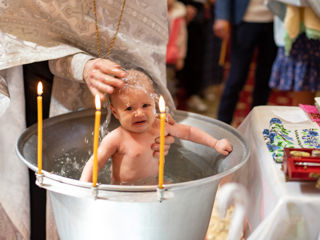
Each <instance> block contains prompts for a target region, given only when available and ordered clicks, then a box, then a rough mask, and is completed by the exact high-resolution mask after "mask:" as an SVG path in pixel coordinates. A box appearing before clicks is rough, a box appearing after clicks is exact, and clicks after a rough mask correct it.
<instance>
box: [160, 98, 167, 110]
mask: <svg viewBox="0 0 320 240" xmlns="http://www.w3.org/2000/svg"><path fill="white" fill-rule="evenodd" d="M159 109H160V112H162V113H164V112H165V111H166V103H165V101H164V98H163V97H162V96H160V99H159Z"/></svg>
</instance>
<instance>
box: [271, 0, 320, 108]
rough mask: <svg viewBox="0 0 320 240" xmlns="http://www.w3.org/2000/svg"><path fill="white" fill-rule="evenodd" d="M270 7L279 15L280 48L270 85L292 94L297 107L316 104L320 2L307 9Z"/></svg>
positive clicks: (312, 2)
mask: <svg viewBox="0 0 320 240" xmlns="http://www.w3.org/2000/svg"><path fill="white" fill-rule="evenodd" d="M268 6H269V8H270V9H271V11H273V12H274V14H275V15H276V16H275V41H276V44H277V46H278V54H277V57H276V60H275V61H274V63H273V67H272V73H271V77H270V83H269V85H270V87H271V88H276V89H278V90H281V91H291V92H292V100H293V105H295V106H298V105H299V104H308V105H313V104H314V98H315V96H316V91H319V90H320V79H319V71H320V2H319V1H317V0H310V1H309V6H308V7H306V6H299V5H294V2H293V1H292V5H291V4H290V5H287V4H284V3H281V2H277V1H269V2H268ZM317 10H318V11H317Z"/></svg>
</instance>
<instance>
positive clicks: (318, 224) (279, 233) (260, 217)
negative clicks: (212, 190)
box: [231, 106, 320, 240]
mask: <svg viewBox="0 0 320 240" xmlns="http://www.w3.org/2000/svg"><path fill="white" fill-rule="evenodd" d="M275 111H278V113H282V114H285V115H288V116H290V115H292V114H293V115H294V114H297V115H300V116H302V115H304V112H302V110H301V109H300V108H298V107H284V106H259V107H255V108H254V109H253V110H252V111H251V112H250V113H249V115H248V116H247V117H246V119H245V120H244V121H243V122H242V124H241V125H240V126H239V127H238V131H239V132H240V134H241V135H242V136H243V137H244V138H245V140H246V141H247V143H248V144H249V146H250V148H251V156H250V158H249V160H248V162H247V163H246V165H245V166H244V167H243V168H241V169H240V170H239V171H237V172H236V174H234V175H233V176H231V178H232V181H235V182H238V183H241V184H243V185H244V186H245V188H246V189H247V191H248V196H249V210H248V214H247V218H248V229H247V232H246V235H247V239H248V240H257V239H263V240H266V239H270V240H271V239H272V240H275V239H281V240H282V239H288V240H289V239H290V240H294V239H320V219H319V218H320V190H319V189H316V188H315V182H297V181H295V182H286V181H285V177H284V173H283V172H282V170H281V164H279V163H276V162H275V161H274V160H273V158H272V155H271V153H270V152H269V150H268V148H267V146H266V144H265V142H264V139H263V135H262V131H263V129H265V128H268V127H269V121H270V119H271V118H272V117H277V115H276V114H275ZM301 114H302V115H301ZM302 117H305V116H302ZM280 119H281V118H280ZM281 120H282V122H283V124H284V125H285V126H286V127H287V128H289V129H290V130H293V129H297V128H300V129H301V128H319V126H318V125H316V124H315V123H314V122H311V121H310V120H307V121H304V122H299V123H292V122H290V121H286V120H284V119H281ZM319 131H320V128H319Z"/></svg>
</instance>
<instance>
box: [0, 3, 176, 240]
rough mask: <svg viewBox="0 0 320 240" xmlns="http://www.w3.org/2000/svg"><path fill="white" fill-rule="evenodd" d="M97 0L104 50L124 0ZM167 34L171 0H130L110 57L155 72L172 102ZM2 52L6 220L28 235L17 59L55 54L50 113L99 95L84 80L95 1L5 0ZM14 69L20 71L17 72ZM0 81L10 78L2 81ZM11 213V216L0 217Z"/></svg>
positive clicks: (1, 206)
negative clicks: (167, 73)
mask: <svg viewBox="0 0 320 240" xmlns="http://www.w3.org/2000/svg"><path fill="white" fill-rule="evenodd" d="M96 3H97V16H98V23H99V33H100V46H101V51H102V57H104V55H105V54H106V52H107V50H108V49H107V47H108V45H109V43H110V39H111V38H112V36H113V35H114V33H115V30H116V26H117V23H118V19H119V15H120V9H121V5H122V1H118V0H96ZM167 38H168V22H167V5H166V1H158V0H133V1H127V3H126V6H125V11H124V15H123V19H122V22H121V27H120V30H119V34H118V36H117V39H116V42H115V45H114V48H113V50H112V52H111V56H110V59H111V60H114V61H116V62H118V63H119V64H121V63H122V62H126V63H128V62H129V63H134V65H135V66H137V67H141V68H143V69H144V70H145V71H146V72H148V73H149V74H150V75H151V77H152V78H153V80H154V83H155V87H156V89H158V91H159V92H161V94H162V95H164V97H165V98H166V101H167V103H168V105H169V106H170V107H174V104H173V101H172V98H171V96H170V94H169V92H168V90H167V88H166V76H165V54H166V45H167ZM69 55H72V56H69ZM0 56H1V57H0V70H2V71H0V75H1V76H2V77H3V79H4V80H5V82H6V84H7V85H8V90H9V95H10V99H11V102H10V106H9V108H8V109H7V110H6V111H5V112H4V114H3V115H2V117H1V119H0V120H1V123H2V121H3V122H5V124H1V125H0V133H1V135H0V146H1V148H3V149H1V157H0V186H1V191H0V221H1V220H2V219H7V220H8V221H9V223H8V224H12V228H13V229H16V230H17V232H18V234H19V235H20V236H21V237H22V238H23V239H28V238H29V234H30V227H29V225H30V221H29V196H28V177H27V168H26V167H25V166H24V165H23V164H22V162H21V161H20V160H19V159H18V158H17V157H16V154H15V152H14V149H13V147H15V144H16V141H17V137H18V136H19V132H21V131H22V129H23V128H24V126H25V113H24V92H23V81H22V80H23V79H22V77H23V75H22V73H21V67H20V70H19V67H18V68H11V67H15V66H21V65H23V64H27V63H32V62H37V61H44V60H52V61H49V62H50V69H51V70H52V72H53V74H55V75H56V76H55V79H54V84H53V89H52V105H51V107H50V114H51V116H53V115H57V114H61V113H64V112H67V111H77V110H80V109H82V108H86V107H90V105H91V103H93V97H92V96H91V95H90V93H89V91H88V88H87V86H86V85H85V83H84V82H83V79H82V71H83V67H84V64H85V62H86V61H87V60H88V59H90V58H93V57H97V44H96V30H95V21H94V11H93V4H92V1H87V0H68V1H61V0H55V1H47V0H37V1H35V0H7V1H4V2H2V3H0ZM68 56H69V57H68ZM12 71H14V72H16V71H17V72H16V73H17V75H14V74H13V73H12ZM19 71H20V73H19ZM18 73H19V74H18ZM10 74H11V75H10ZM0 85H5V84H3V83H1V81H0ZM0 90H1V87H0ZM0 94H1V91H0ZM1 99H2V98H0V100H1ZM88 103H89V104H88ZM2 106H6V104H3V105H1V104H0V108H1V107H2ZM16 106H19V107H16ZM11 110H12V112H11ZM0 113H1V109H0ZM13 129H15V130H14V131H15V134H13V132H14V131H13ZM7 146H10V147H7ZM12 199H14V200H12ZM4 215H6V216H7V218H4V217H1V216H4ZM1 225H2V226H3V224H2V223H1V222H0V226H1ZM0 230H1V229H0ZM6 236H7V235H6V233H5V232H0V239H2V238H3V237H6Z"/></svg>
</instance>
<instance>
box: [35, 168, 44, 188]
mask: <svg viewBox="0 0 320 240" xmlns="http://www.w3.org/2000/svg"><path fill="white" fill-rule="evenodd" d="M35 174H36V183H37V184H38V185H39V186H40V187H41V186H43V173H37V172H36V173H35Z"/></svg>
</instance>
